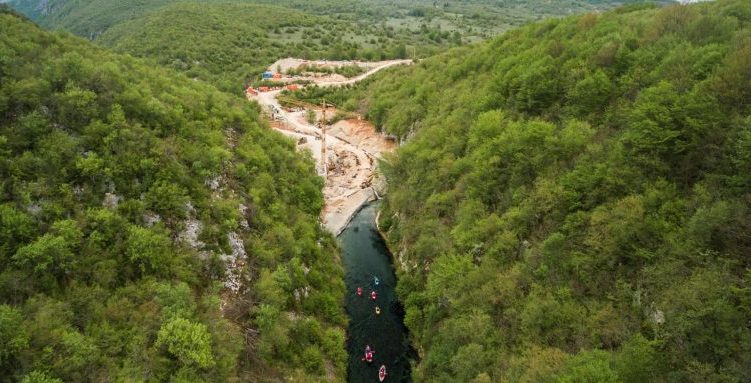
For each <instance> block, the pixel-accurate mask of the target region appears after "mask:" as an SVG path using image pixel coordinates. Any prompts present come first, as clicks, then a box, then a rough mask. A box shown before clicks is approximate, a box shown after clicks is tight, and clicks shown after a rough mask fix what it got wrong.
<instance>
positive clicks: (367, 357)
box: [362, 345, 373, 363]
mask: <svg viewBox="0 0 751 383" xmlns="http://www.w3.org/2000/svg"><path fill="white" fill-rule="evenodd" d="M362 360H364V361H366V362H368V363H370V362H372V361H373V350H371V349H370V345H368V346H365V357H364V358H362Z"/></svg>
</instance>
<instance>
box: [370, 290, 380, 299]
mask: <svg viewBox="0 0 751 383" xmlns="http://www.w3.org/2000/svg"><path fill="white" fill-rule="evenodd" d="M376 298H378V294H377V293H376V292H375V291H371V292H370V299H372V300H376Z"/></svg>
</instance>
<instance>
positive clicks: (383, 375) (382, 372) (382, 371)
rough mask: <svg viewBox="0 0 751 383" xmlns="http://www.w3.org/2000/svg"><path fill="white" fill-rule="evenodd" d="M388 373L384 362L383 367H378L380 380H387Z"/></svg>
mask: <svg viewBox="0 0 751 383" xmlns="http://www.w3.org/2000/svg"><path fill="white" fill-rule="evenodd" d="M386 375H387V374H386V366H385V365H383V364H382V365H381V368H379V369H378V381H379V382H383V381H384V380H386Z"/></svg>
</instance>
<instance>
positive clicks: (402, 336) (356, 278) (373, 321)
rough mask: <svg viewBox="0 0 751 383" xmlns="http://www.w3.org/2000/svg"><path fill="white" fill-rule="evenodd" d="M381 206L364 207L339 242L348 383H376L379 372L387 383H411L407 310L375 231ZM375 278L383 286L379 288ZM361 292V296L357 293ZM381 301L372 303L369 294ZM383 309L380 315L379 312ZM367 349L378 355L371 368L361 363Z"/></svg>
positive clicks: (389, 257) (390, 263) (386, 253)
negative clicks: (346, 325)
mask: <svg viewBox="0 0 751 383" xmlns="http://www.w3.org/2000/svg"><path fill="white" fill-rule="evenodd" d="M376 210H377V204H369V205H366V206H364V207H363V208H362V209H361V210H360V211H359V212H358V213H357V214H356V215H355V216H354V218H353V219H352V221H351V222H350V223H349V225H347V227H346V229H345V230H344V231H343V232H342V234H341V235H340V236H339V239H340V242H341V245H342V248H343V253H344V254H343V262H344V268H345V273H346V277H345V281H346V285H347V298H346V299H347V300H346V308H347V314H348V315H349V318H350V324H349V329H348V339H347V351H348V353H349V365H348V367H347V372H348V376H349V379H348V381H349V382H350V383H361V382H378V368H379V367H380V366H381V365H382V364H383V365H385V366H386V370H387V372H388V376H387V378H386V380H385V381H386V382H410V381H411V380H410V365H409V361H410V355H412V351H411V347H410V345H409V338H408V335H407V328H406V327H405V326H404V310H403V309H402V306H401V304H400V303H399V301H398V300H397V298H396V292H395V291H394V288H395V287H396V276H395V275H394V268H393V264H392V262H391V260H392V257H391V254H390V253H389V251H388V249H387V248H386V244H385V243H384V242H383V240H382V238H381V237H380V235H378V232H377V231H376V228H375V214H376ZM373 277H378V278H379V280H380V283H379V284H378V285H377V286H376V285H375V284H374V279H373ZM358 287H361V288H362V290H363V291H362V296H358V295H357V293H356V291H357V288H358ZM374 290H375V291H376V293H377V294H378V295H377V298H376V300H375V301H373V300H371V298H370V293H371V291H374ZM376 306H378V307H380V309H381V313H380V315H378V314H376V312H375V307H376ZM366 345H370V347H371V348H372V349H373V350H375V353H374V356H373V362H372V363H371V364H368V363H366V362H365V361H363V360H362V358H363V354H364V349H365V346H366Z"/></svg>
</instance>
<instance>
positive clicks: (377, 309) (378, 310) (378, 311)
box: [376, 306, 381, 315]
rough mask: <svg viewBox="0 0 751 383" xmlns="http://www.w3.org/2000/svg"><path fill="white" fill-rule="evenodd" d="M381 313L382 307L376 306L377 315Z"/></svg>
mask: <svg viewBox="0 0 751 383" xmlns="http://www.w3.org/2000/svg"><path fill="white" fill-rule="evenodd" d="M380 314H381V308H380V307H378V306H376V315H380Z"/></svg>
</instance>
